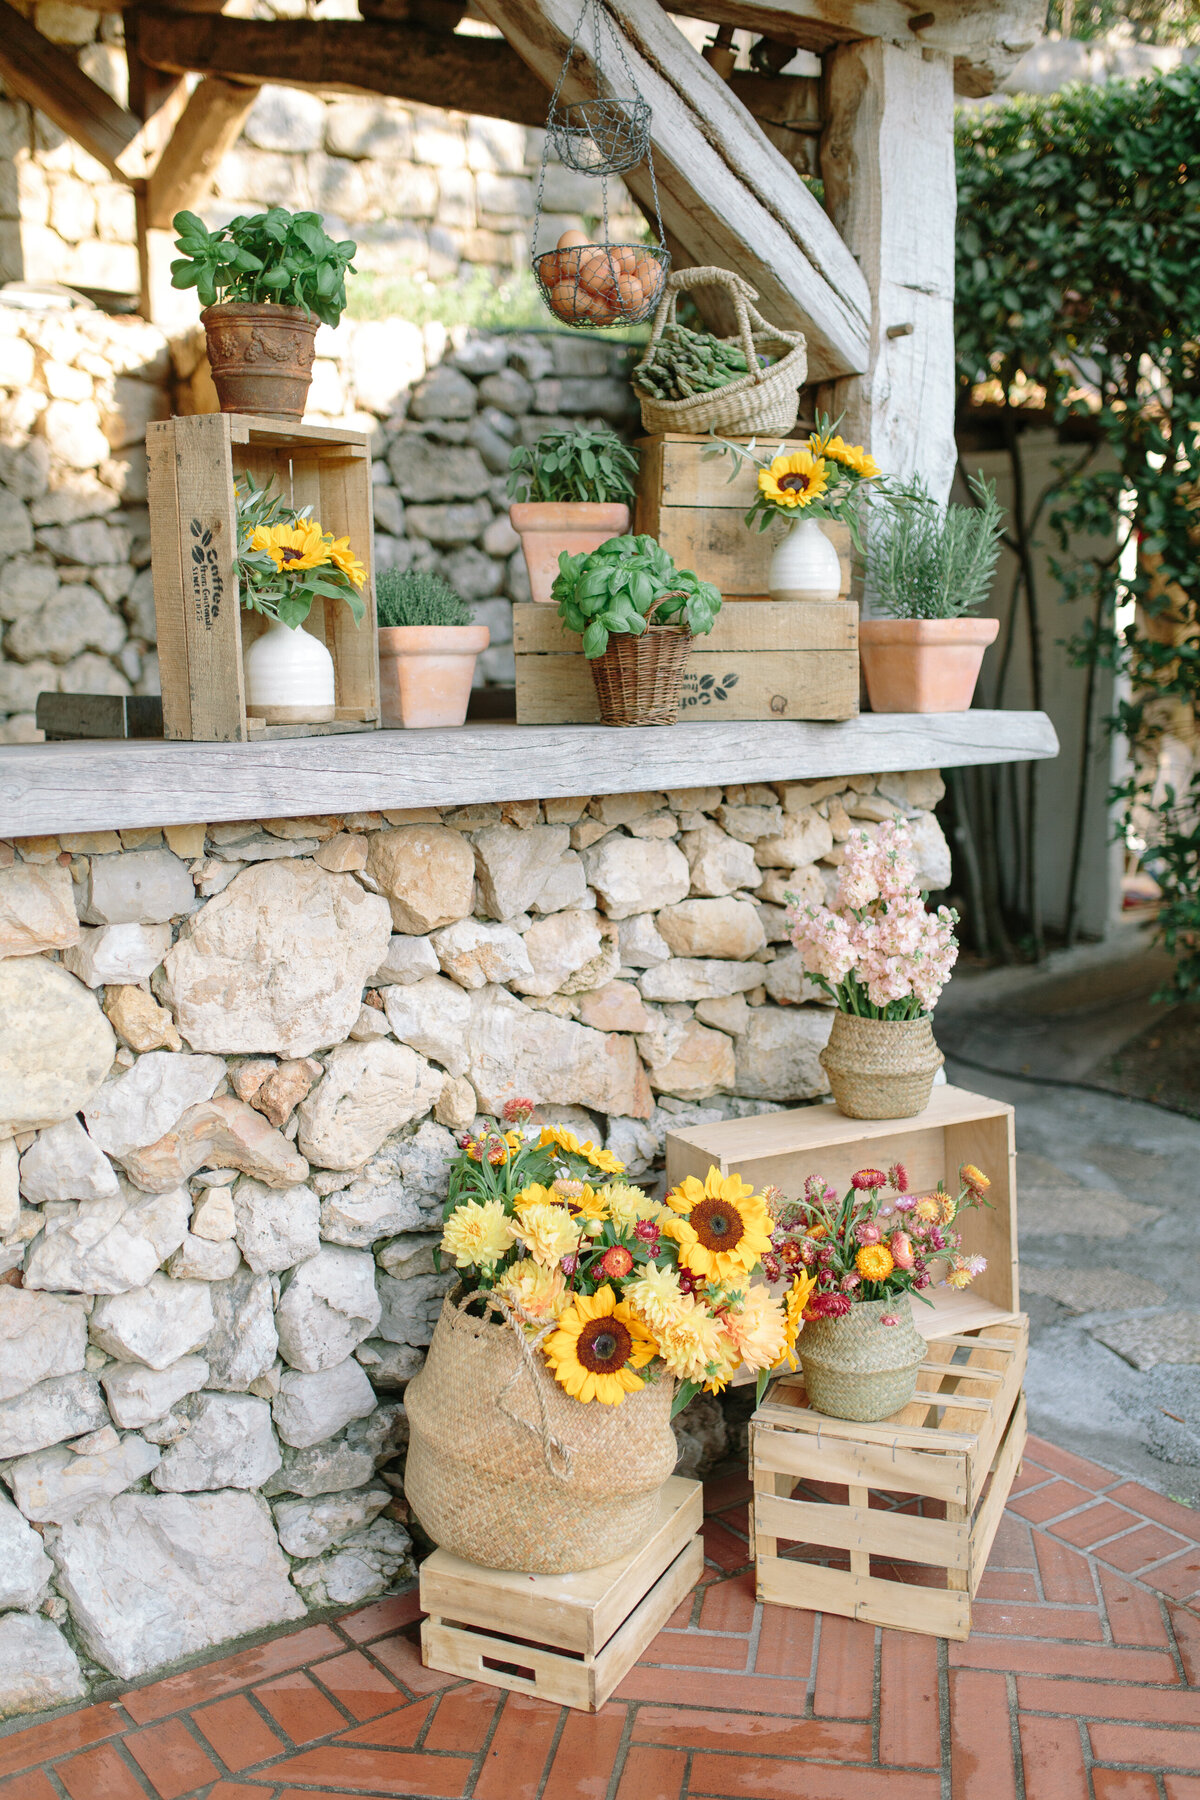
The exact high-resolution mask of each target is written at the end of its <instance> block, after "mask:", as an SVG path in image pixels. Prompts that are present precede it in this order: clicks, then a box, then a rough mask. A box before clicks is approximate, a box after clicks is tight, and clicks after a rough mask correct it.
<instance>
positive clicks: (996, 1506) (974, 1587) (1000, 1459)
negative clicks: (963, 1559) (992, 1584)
mask: <svg viewBox="0 0 1200 1800" xmlns="http://www.w3.org/2000/svg"><path fill="white" fill-rule="evenodd" d="M1027 1434H1028V1425H1027V1418H1026V1407H1025V1396H1024V1394H1019V1395H1018V1396H1017V1404H1016V1406H1015V1407H1014V1409H1013V1415H1012V1418H1011V1419H1010V1421H1009V1425H1008V1430H1007V1431H1006V1432H1005V1434H1004V1442H1003V1444H1002V1445H1001V1448H1000V1454H999V1455H998V1456H997V1458H996V1460H995V1464H994V1465H993V1468H992V1485H991V1487H990V1488H989V1490H988V1492H987V1493H986V1494H985V1495H984V1497H983V1501H982V1503H981V1504H980V1506H979V1507H978V1508H977V1510H976V1513H975V1523H974V1524H973V1526H972V1527H971V1580H970V1592H971V1594H972V1596H974V1595H975V1594H977V1593H978V1592H979V1584H980V1582H981V1581H982V1580H983V1574H984V1570H985V1569H986V1568H987V1559H988V1556H989V1554H990V1553H991V1548H992V1544H993V1542H994V1541H995V1537H996V1533H997V1531H998V1530H999V1529H1000V1521H1001V1519H1002V1518H1003V1517H1004V1508H1005V1507H1006V1505H1007V1504H1008V1496H1009V1493H1010V1492H1011V1490H1012V1484H1013V1482H1014V1481H1015V1480H1016V1478H1017V1474H1018V1471H1019V1470H1020V1467H1021V1457H1022V1455H1023V1454H1024V1450H1025V1440H1026V1436H1027Z"/></svg>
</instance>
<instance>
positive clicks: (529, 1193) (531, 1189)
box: [512, 1181, 565, 1219]
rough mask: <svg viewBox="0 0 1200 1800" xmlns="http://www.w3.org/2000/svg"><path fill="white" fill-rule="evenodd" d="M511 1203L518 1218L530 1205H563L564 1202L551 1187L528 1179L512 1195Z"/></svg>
mask: <svg viewBox="0 0 1200 1800" xmlns="http://www.w3.org/2000/svg"><path fill="white" fill-rule="evenodd" d="M512 1204H513V1211H514V1212H515V1213H516V1215H517V1217H518V1219H520V1218H523V1217H524V1216H525V1213H526V1212H527V1211H528V1209H529V1208H530V1207H531V1206H563V1205H564V1204H565V1202H564V1200H563V1197H562V1195H561V1194H556V1193H555V1191H554V1189H553V1188H548V1187H543V1186H542V1185H541V1183H540V1182H537V1181H530V1182H527V1183H526V1185H525V1186H524V1187H523V1188H521V1190H520V1191H519V1192H518V1193H516V1194H514V1195H513V1203H512Z"/></svg>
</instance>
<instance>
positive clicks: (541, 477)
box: [508, 426, 638, 606]
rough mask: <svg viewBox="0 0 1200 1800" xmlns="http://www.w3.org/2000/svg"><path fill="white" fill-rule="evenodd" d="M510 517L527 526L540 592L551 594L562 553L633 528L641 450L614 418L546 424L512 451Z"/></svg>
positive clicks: (539, 596) (519, 527) (529, 559)
mask: <svg viewBox="0 0 1200 1800" xmlns="http://www.w3.org/2000/svg"><path fill="white" fill-rule="evenodd" d="M509 466H510V469H511V473H510V475H509V477H508V493H509V498H510V499H511V500H512V502H513V504H512V505H511V506H510V507H509V517H510V518H511V520H512V523H513V529H514V531H516V532H518V533H519V534H520V538H521V548H522V550H523V551H524V552H525V566H526V568H527V569H528V570H529V586H530V591H531V593H532V595H533V598H534V600H536V601H537V602H538V604H539V605H542V606H546V605H549V604H550V601H551V589H552V588H553V586H554V577H555V575H556V574H557V573H558V566H559V559H560V557H561V556H562V554H563V552H564V551H565V552H566V554H567V555H568V556H579V555H581V554H584V553H585V552H586V551H588V550H595V549H597V548H598V547H599V546H600V545H601V544H602V543H603V542H604V541H605V539H606V538H611V537H620V535H621V533H622V532H625V531H628V530H629V519H630V513H629V508H630V504H631V502H632V500H633V489H634V480H635V478H636V476H637V469H638V458H637V451H636V450H633V449H631V448H630V446H629V445H628V444H626V443H623V442H622V441H621V439H620V438H619V437H618V436H617V434H616V432H615V431H610V430H609V429H608V428H607V426H601V427H599V428H598V429H595V430H591V429H588V428H587V427H585V426H571V427H568V428H564V429H559V430H554V431H544V432H543V433H542V435H541V437H540V438H538V440H537V442H536V443H535V444H534V445H533V446H532V447H530V446H528V445H524V444H521V445H518V446H517V448H516V449H515V450H514V451H513V453H512V456H511V457H510V459H509Z"/></svg>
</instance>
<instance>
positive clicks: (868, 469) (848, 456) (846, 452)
mask: <svg viewBox="0 0 1200 1800" xmlns="http://www.w3.org/2000/svg"><path fill="white" fill-rule="evenodd" d="M808 447H809V449H810V450H811V451H812V453H813V455H814V456H823V457H825V458H826V460H827V461H828V462H835V463H841V465H842V467H843V468H844V469H853V471H854V473H855V474H856V475H861V476H862V477H863V479H864V480H866V481H871V480H873V479H874V477H875V476H876V475H882V473H883V470H882V469H881V468H880V467H879V464H878V463H877V462H876V461H875V458H874V457H873V456H871V455H870V454H869V453H868V452H867V451H866V450H864V449H863V447H862V445H861V444H848V443H846V441H845V439H844V438H840V437H833V436H827V437H822V436H821V434H820V433H819V432H817V431H814V432H813V433H812V435H811V436H810V437H809V440H808Z"/></svg>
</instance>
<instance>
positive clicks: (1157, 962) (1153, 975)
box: [935, 931, 1200, 1506]
mask: <svg viewBox="0 0 1200 1800" xmlns="http://www.w3.org/2000/svg"><path fill="white" fill-rule="evenodd" d="M1162 972H1163V971H1162V962H1161V959H1160V958H1159V957H1158V956H1157V955H1156V954H1155V953H1153V952H1150V951H1148V950H1147V949H1146V947H1145V943H1144V940H1143V939H1142V938H1141V937H1140V935H1139V934H1137V933H1133V932H1129V931H1126V932H1124V933H1122V934H1121V936H1120V937H1119V938H1118V941H1117V942H1116V944H1114V945H1109V946H1095V947H1089V948H1088V949H1086V950H1083V951H1078V952H1072V953H1067V954H1066V955H1064V956H1061V957H1058V958H1055V959H1052V960H1051V962H1050V964H1049V965H1048V966H1047V967H1046V968H1045V969H1043V970H1041V971H1036V972H1035V971H1030V970H1028V969H1025V970H993V971H988V972H987V973H985V974H978V975H974V974H964V975H962V976H960V977H956V979H955V980H954V981H953V982H952V983H951V985H950V987H949V988H948V989H947V990H946V994H945V996H944V997H943V1001H942V1004H941V1006H940V1007H939V1009H938V1013H937V1017H936V1022H935V1030H936V1034H937V1038H938V1042H939V1043H940V1045H941V1047H942V1049H943V1050H944V1051H945V1053H946V1073H947V1076H948V1078H949V1079H950V1080H951V1081H953V1082H954V1083H955V1085H956V1086H959V1087H965V1088H970V1089H973V1090H974V1091H975V1092H977V1093H983V1094H987V1095H989V1096H991V1097H992V1098H995V1099H999V1100H1007V1101H1011V1102H1012V1103H1013V1105H1015V1107H1016V1109H1017V1149H1018V1177H1017V1181H1018V1199H1019V1229H1020V1252H1021V1294H1022V1304H1023V1306H1024V1307H1025V1309H1026V1310H1027V1311H1028V1313H1029V1315H1030V1323H1031V1341H1030V1357H1029V1372H1028V1376H1027V1380H1026V1391H1027V1394H1028V1400H1029V1422H1030V1428H1031V1429H1032V1430H1034V1431H1037V1432H1039V1433H1040V1434H1041V1435H1043V1436H1045V1437H1048V1438H1049V1439H1050V1440H1051V1441H1052V1442H1054V1443H1056V1444H1061V1445H1063V1446H1064V1447H1065V1448H1069V1449H1072V1450H1075V1451H1076V1452H1078V1453H1079V1454H1080V1455H1082V1456H1086V1457H1089V1458H1093V1459H1095V1460H1096V1461H1098V1462H1101V1463H1104V1464H1105V1465H1107V1466H1108V1467H1110V1468H1113V1469H1118V1470H1120V1471H1121V1472H1122V1473H1124V1474H1128V1475H1131V1476H1135V1477H1136V1478H1137V1479H1138V1480H1140V1481H1143V1482H1146V1483H1147V1484H1148V1485H1149V1486H1151V1487H1153V1488H1156V1489H1157V1490H1158V1491H1159V1492H1160V1493H1162V1494H1166V1495H1168V1496H1170V1497H1172V1498H1174V1499H1177V1500H1181V1501H1183V1502H1184V1503H1185V1504H1187V1505H1191V1506H1196V1505H1200V1119H1197V1118H1194V1117H1188V1116H1186V1115H1184V1114H1181V1113H1177V1112H1172V1111H1168V1110H1166V1109H1165V1108H1162V1107H1159V1106H1152V1105H1147V1104H1146V1103H1144V1102H1142V1101H1139V1100H1129V1099H1125V1098H1123V1097H1120V1096H1118V1095H1115V1094H1111V1093H1107V1092H1096V1091H1091V1090H1090V1089H1089V1088H1088V1087H1086V1086H1082V1085H1081V1086H1073V1085H1070V1084H1071V1083H1075V1082H1078V1083H1087V1082H1089V1081H1091V1080H1098V1081H1101V1082H1103V1081H1104V1080H1105V1078H1106V1071H1107V1070H1108V1069H1109V1068H1110V1067H1111V1063H1112V1058H1113V1057H1114V1056H1116V1055H1118V1054H1119V1052H1120V1050H1121V1048H1122V1046H1123V1045H1126V1044H1129V1043H1130V1041H1131V1040H1132V1039H1135V1038H1137V1037H1139V1036H1140V1035H1141V1034H1143V1033H1144V1032H1145V1031H1146V1029H1147V1027H1148V1026H1149V1025H1151V1024H1152V1023H1153V1021H1154V1019H1155V1018H1156V1017H1158V1016H1161V1010H1162V1009H1159V1008H1155V1007H1153V1006H1152V1005H1151V1002H1150V999H1149V995H1150V993H1151V992H1152V990H1153V989H1154V988H1155V987H1156V986H1157V985H1158V983H1159V982H1160V981H1161V979H1162ZM979 1064H986V1065H988V1066H989V1068H991V1069H1003V1070H1006V1071H1009V1072H1010V1073H1008V1074H1005V1075H998V1074H994V1073H988V1072H986V1070H985V1069H983V1068H981V1067H979V1066H977V1065H979ZM1057 1083H1062V1084H1063V1085H1052V1084H1057ZM1195 1084H1196V1088H1197V1090H1200V1069H1197V1070H1196V1072H1195Z"/></svg>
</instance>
